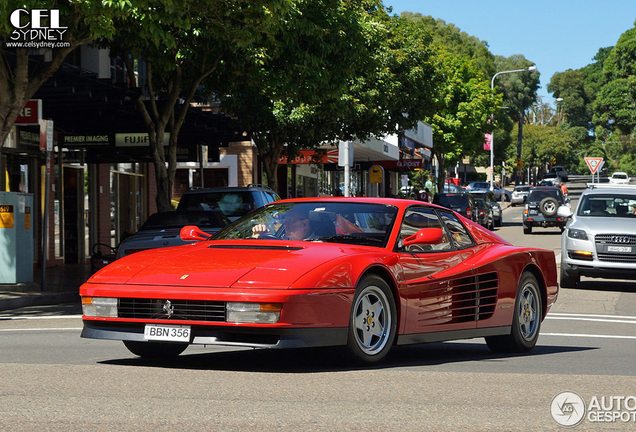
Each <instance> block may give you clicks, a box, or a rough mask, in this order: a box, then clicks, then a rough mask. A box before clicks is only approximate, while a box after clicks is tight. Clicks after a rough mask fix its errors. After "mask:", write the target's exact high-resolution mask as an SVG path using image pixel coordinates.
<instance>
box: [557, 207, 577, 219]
mask: <svg viewBox="0 0 636 432" xmlns="http://www.w3.org/2000/svg"><path fill="white" fill-rule="evenodd" d="M572 214H573V213H572V208H571V207H570V206H566V205H562V206H559V208H558V209H557V215H558V216H561V217H562V218H569V217H572Z"/></svg>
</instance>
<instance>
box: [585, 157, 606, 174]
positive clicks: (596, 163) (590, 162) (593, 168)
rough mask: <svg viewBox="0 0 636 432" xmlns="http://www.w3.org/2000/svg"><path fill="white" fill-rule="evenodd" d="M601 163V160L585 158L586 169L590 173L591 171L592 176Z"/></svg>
mask: <svg viewBox="0 0 636 432" xmlns="http://www.w3.org/2000/svg"><path fill="white" fill-rule="evenodd" d="M601 162H603V158H599V157H596V158H593V157H586V158H585V163H586V164H587V166H588V168H589V169H590V171H592V174H596V170H597V169H598V168H599V167H600V166H601V165H602V163H601Z"/></svg>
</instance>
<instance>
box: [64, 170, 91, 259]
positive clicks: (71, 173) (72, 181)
mask: <svg viewBox="0 0 636 432" xmlns="http://www.w3.org/2000/svg"><path fill="white" fill-rule="evenodd" d="M63 175H64V183H63V184H64V193H63V195H64V198H63V215H64V241H63V243H64V262H65V263H66V264H80V263H83V262H84V255H85V250H84V244H85V242H86V240H85V235H86V234H85V233H86V229H85V225H86V221H85V220H84V169H83V168H77V167H69V166H65V167H64V170H63Z"/></svg>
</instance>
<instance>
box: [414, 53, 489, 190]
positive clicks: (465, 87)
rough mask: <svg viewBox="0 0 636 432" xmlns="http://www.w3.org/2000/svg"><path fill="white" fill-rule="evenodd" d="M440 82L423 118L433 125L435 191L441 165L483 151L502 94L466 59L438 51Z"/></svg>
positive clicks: (441, 182)
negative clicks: (436, 171)
mask: <svg viewBox="0 0 636 432" xmlns="http://www.w3.org/2000/svg"><path fill="white" fill-rule="evenodd" d="M439 55H440V59H441V64H440V70H442V71H443V78H444V81H443V84H442V85H441V86H440V87H439V88H438V91H437V93H436V94H435V100H434V103H435V104H434V114H432V115H431V116H428V117H425V118H424V120H425V121H426V122H427V123H429V124H430V125H431V126H432V128H433V143H434V144H433V150H434V154H435V158H436V159H437V164H438V166H439V167H440V168H441V175H440V176H439V178H438V179H437V182H438V184H437V186H438V190H443V189H442V188H443V186H444V177H445V175H444V167H445V166H446V165H447V163H451V164H454V163H456V162H457V161H458V160H459V159H460V158H461V157H462V156H463V155H465V154H473V153H475V152H477V151H478V150H479V149H481V151H482V152H483V143H484V133H486V132H490V131H491V130H492V125H489V120H490V119H491V117H492V115H493V114H494V112H495V111H496V109H497V107H499V106H500V105H501V97H500V96H497V95H495V94H493V93H492V91H491V90H490V85H489V83H488V82H487V81H485V80H484V79H483V78H482V76H481V74H480V73H479V72H478V69H477V67H476V65H475V64H474V63H473V62H472V61H471V60H468V59H466V58H462V57H456V56H453V55H451V54H450V53H448V52H445V51H444V50H440V52H439Z"/></svg>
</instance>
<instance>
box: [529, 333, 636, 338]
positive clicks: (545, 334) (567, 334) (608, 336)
mask: <svg viewBox="0 0 636 432" xmlns="http://www.w3.org/2000/svg"><path fill="white" fill-rule="evenodd" d="M540 335H541V336H565V337H584V338H602V339H636V336H619V335H593V334H570V333H540Z"/></svg>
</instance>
